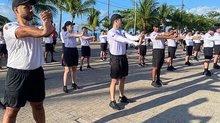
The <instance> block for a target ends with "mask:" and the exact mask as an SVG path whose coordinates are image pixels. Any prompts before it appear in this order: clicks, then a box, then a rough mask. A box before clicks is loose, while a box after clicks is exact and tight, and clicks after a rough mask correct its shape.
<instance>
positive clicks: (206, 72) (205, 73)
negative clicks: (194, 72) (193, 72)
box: [202, 70, 212, 76]
mask: <svg viewBox="0 0 220 123" xmlns="http://www.w3.org/2000/svg"><path fill="white" fill-rule="evenodd" d="M202 74H203V75H206V76H212V73H211V72H210V71H209V70H208V71H204V72H203V73H202Z"/></svg>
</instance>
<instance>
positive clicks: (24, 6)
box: [0, 0, 220, 123]
mask: <svg viewBox="0 0 220 123" xmlns="http://www.w3.org/2000/svg"><path fill="white" fill-rule="evenodd" d="M34 4H36V1H32V0H13V2H12V9H13V11H14V13H15V15H16V19H17V21H16V22H10V23H7V24H5V25H4V27H3V30H1V31H0V61H1V60H2V58H3V56H4V58H5V59H7V68H8V71H7V76H6V81H5V94H4V101H3V104H2V103H1V101H0V106H1V107H3V108H6V110H5V113H4V117H3V123H15V122H16V117H17V114H18V112H19V110H20V108H21V107H23V106H25V104H26V102H27V101H29V102H30V105H31V107H32V113H33V117H34V120H35V121H36V122H39V123H44V122H45V111H44V106H43V102H44V99H45V76H44V70H43V68H42V65H43V64H44V63H45V62H46V63H47V62H48V54H49V53H50V54H51V60H50V61H51V62H56V61H55V59H54V56H53V55H54V48H55V45H56V42H57V36H58V34H57V33H56V31H55V24H54V23H53V21H52V14H51V13H50V12H49V11H47V10H46V11H43V12H42V13H41V14H40V18H41V21H42V26H41V27H35V26H32V25H30V21H31V20H32V19H33V12H32V5H34ZM122 18H123V17H122V16H121V15H119V14H113V15H112V16H111V24H112V28H111V29H110V30H109V31H104V30H102V31H101V35H100V37H99V38H100V56H99V57H100V60H102V61H105V60H106V59H107V53H109V57H110V77H111V82H110V87H109V89H110V103H109V106H110V107H111V108H112V109H116V110H121V107H120V106H119V105H118V103H117V102H116V97H115V91H116V85H117V83H118V86H119V97H118V102H119V103H129V102H131V101H132V100H130V99H129V98H128V97H127V96H126V95H125V94H124V84H125V79H126V76H127V75H128V70H129V64H128V58H127V54H126V52H127V48H128V45H127V44H130V45H133V46H134V47H137V48H138V53H139V59H138V63H137V65H138V66H139V67H144V66H145V65H146V62H145V56H146V52H147V45H148V44H149V41H151V42H152V45H153V50H152V83H151V85H152V86H153V87H162V86H163V85H166V83H165V82H162V80H161V78H160V75H161V68H162V66H163V64H164V60H165V45H167V46H168V48H167V49H168V52H167V53H168V58H167V70H168V71H175V70H176V68H175V67H174V65H173V62H175V61H174V59H175V57H176V54H175V53H176V50H177V46H178V44H181V45H183V46H184V50H183V51H186V55H185V65H187V66H191V65H192V63H191V62H190V57H191V56H192V55H193V56H194V57H193V58H194V60H196V61H198V60H199V59H198V56H199V53H200V51H201V49H203V54H204V59H205V60H204V66H203V69H204V71H203V74H204V75H206V76H211V75H212V73H211V72H210V70H209V64H210V62H211V59H212V58H213V56H214V66H213V68H214V69H220V66H219V65H218V58H219V55H220V27H211V28H210V29H208V30H207V32H206V33H205V34H202V33H200V32H195V33H194V34H193V33H192V32H191V31H188V32H186V33H179V32H178V31H177V29H176V28H170V30H169V31H168V32H161V31H160V24H154V25H153V32H151V33H149V34H146V33H145V31H141V32H140V34H139V35H135V36H133V35H131V34H129V33H127V32H126V31H125V30H123V29H121V25H122ZM74 25H75V23H73V22H71V21H67V22H65V24H64V26H63V31H62V32H61V33H60V36H61V40H62V55H61V64H62V65H63V66H64V73H63V91H64V92H65V93H68V92H69V88H68V87H67V85H68V84H67V83H68V77H69V74H70V75H71V88H73V89H80V86H78V82H77V81H76V77H77V76H76V72H77V66H78V65H79V70H80V71H83V69H84V67H83V63H84V60H85V59H86V60H87V66H86V67H87V68H88V69H92V67H91V65H90V57H91V48H90V42H91V41H94V39H95V36H90V35H89V34H88V28H87V27H82V31H81V32H75V31H74V30H73V27H74ZM77 39H79V40H80V45H81V57H80V58H79V53H78V49H77ZM42 41H44V43H45V53H44V55H43V49H42ZM107 49H109V52H107ZM0 65H1V64H0Z"/></svg>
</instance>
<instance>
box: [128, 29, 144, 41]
mask: <svg viewBox="0 0 220 123" xmlns="http://www.w3.org/2000/svg"><path fill="white" fill-rule="evenodd" d="M124 34H125V37H126V38H128V39H130V40H133V41H138V40H139V39H140V37H139V36H132V35H130V34H128V33H127V32H125V31H124Z"/></svg>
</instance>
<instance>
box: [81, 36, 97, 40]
mask: <svg viewBox="0 0 220 123" xmlns="http://www.w3.org/2000/svg"><path fill="white" fill-rule="evenodd" d="M82 38H83V39H85V40H92V39H94V38H95V36H85V35H83V36H82Z"/></svg>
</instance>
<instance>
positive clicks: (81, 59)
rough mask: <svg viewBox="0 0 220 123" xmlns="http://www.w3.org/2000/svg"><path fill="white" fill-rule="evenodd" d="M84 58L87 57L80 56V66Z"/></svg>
mask: <svg viewBox="0 0 220 123" xmlns="http://www.w3.org/2000/svg"><path fill="white" fill-rule="evenodd" d="M84 59H85V57H84V56H81V58H80V67H82V65H83V61H84Z"/></svg>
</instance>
